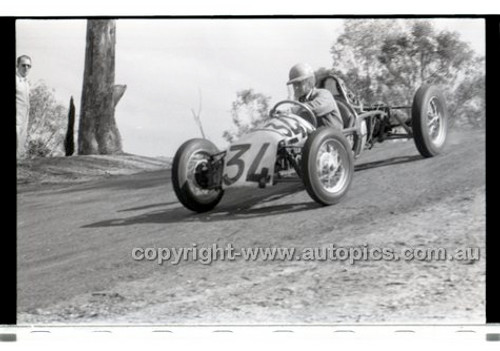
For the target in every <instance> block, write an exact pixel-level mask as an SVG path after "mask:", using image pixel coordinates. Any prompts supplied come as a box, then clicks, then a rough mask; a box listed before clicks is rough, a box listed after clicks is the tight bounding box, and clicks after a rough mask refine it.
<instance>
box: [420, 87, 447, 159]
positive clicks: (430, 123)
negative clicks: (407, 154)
mask: <svg viewBox="0 0 500 351" xmlns="http://www.w3.org/2000/svg"><path fill="white" fill-rule="evenodd" d="M411 122H412V130H413V139H414V140H415V145H416V146H417V149H418V151H419V152H420V154H421V155H422V156H424V157H432V156H436V155H437V154H439V153H440V152H441V151H442V150H443V148H444V145H445V143H446V136H447V134H448V111H447V109H446V104H445V100H444V97H443V94H442V93H441V91H439V89H438V88H437V87H435V86H431V85H424V86H422V87H420V88H419V89H418V90H417V92H416V94H415V97H414V99H413V105H412V108H411Z"/></svg>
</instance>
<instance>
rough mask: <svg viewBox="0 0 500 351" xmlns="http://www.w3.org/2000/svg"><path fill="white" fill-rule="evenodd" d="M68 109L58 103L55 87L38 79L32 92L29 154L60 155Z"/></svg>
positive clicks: (42, 155) (41, 155)
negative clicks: (50, 86)
mask: <svg viewBox="0 0 500 351" xmlns="http://www.w3.org/2000/svg"><path fill="white" fill-rule="evenodd" d="M67 113H68V110H67V108H65V107H64V106H63V105H61V104H59V103H57V101H56V99H55V95H54V89H51V88H49V87H48V86H47V84H46V83H45V82H44V81H38V82H37V83H36V84H35V86H34V87H32V88H31V92H30V115H29V127H28V149H27V153H28V156H40V157H46V156H58V155H61V154H62V153H63V142H64V136H65V130H66V125H65V124H66V116H67Z"/></svg>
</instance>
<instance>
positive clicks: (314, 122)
mask: <svg viewBox="0 0 500 351" xmlns="http://www.w3.org/2000/svg"><path fill="white" fill-rule="evenodd" d="M285 104H291V105H296V106H298V107H300V108H302V109H303V110H305V111H306V112H307V117H309V118H305V119H306V120H308V122H310V123H311V124H312V125H313V126H314V128H317V127H318V119H317V118H316V115H315V114H314V112H312V110H311V108H310V107H309V106H307V105H305V104H303V103H301V102H298V101H295V100H283V101H280V102H278V103H277V104H276V105H274V107H273V108H272V109H271V111H269V116H270V117H271V118H273V117H276V116H277V115H278V111H277V108H278V106H281V105H285Z"/></svg>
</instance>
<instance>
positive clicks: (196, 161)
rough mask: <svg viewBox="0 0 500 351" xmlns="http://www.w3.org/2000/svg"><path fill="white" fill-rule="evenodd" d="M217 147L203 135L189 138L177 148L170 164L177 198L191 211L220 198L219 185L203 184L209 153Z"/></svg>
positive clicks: (201, 209) (210, 206) (208, 207)
mask: <svg viewBox="0 0 500 351" xmlns="http://www.w3.org/2000/svg"><path fill="white" fill-rule="evenodd" d="M217 152H218V150H217V147H216V146H215V145H214V144H213V143H212V142H210V141H208V140H206V139H191V140H188V141H186V142H185V143H184V144H182V145H181V147H180V148H179V150H177V152H176V154H175V157H174V162H173V164H172V185H173V187H174V191H175V194H176V195H177V198H178V199H179V201H180V202H181V203H182V204H183V205H184V206H185V207H186V208H188V209H190V210H192V211H195V212H206V211H210V210H211V209H213V208H214V207H215V206H217V204H218V203H219V201H220V200H221V198H222V195H223V194H224V191H223V190H222V188H217V189H213V188H210V189H209V188H207V183H208V180H207V177H209V176H210V175H209V174H208V173H207V171H208V170H209V169H210V167H209V165H208V163H209V161H210V155H213V154H215V153H217Z"/></svg>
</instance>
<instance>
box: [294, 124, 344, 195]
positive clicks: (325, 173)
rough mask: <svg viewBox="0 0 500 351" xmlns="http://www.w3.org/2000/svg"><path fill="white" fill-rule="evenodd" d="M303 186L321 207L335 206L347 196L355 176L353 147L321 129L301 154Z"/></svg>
mask: <svg viewBox="0 0 500 351" xmlns="http://www.w3.org/2000/svg"><path fill="white" fill-rule="evenodd" d="M301 168H302V172H303V180H304V185H305V187H306V190H307V192H308V193H309V195H310V196H311V197H312V198H313V199H314V200H315V201H316V202H318V203H320V204H322V205H333V204H335V203H337V202H339V201H340V199H341V198H342V197H343V196H344V195H345V194H346V193H347V191H348V189H349V187H350V185H351V182H352V178H353V175H354V158H353V154H352V151H351V145H350V144H349V142H348V141H347V139H346V138H345V136H344V135H343V134H342V133H341V132H340V131H337V130H335V129H333V128H319V129H317V130H316V131H314V132H313V133H312V134H311V135H310V136H309V138H308V139H307V141H306V144H305V145H304V149H303V152H302V167H301Z"/></svg>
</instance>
